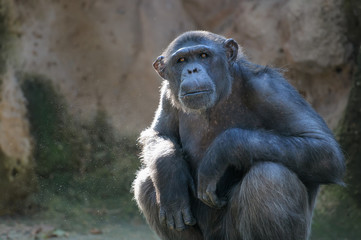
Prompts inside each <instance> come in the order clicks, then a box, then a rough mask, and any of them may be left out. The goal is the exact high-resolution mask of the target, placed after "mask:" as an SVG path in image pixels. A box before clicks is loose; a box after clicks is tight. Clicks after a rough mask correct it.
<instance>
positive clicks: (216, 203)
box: [207, 191, 225, 208]
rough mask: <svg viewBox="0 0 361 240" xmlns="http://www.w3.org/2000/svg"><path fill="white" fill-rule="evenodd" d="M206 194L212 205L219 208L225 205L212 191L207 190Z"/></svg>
mask: <svg viewBox="0 0 361 240" xmlns="http://www.w3.org/2000/svg"><path fill="white" fill-rule="evenodd" d="M207 195H208V197H209V199H210V201H211V203H212V205H213V207H217V208H221V207H223V206H224V205H225V201H221V200H220V199H219V198H218V197H217V195H216V193H215V192H214V191H207Z"/></svg>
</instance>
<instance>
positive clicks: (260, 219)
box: [133, 31, 345, 240]
mask: <svg viewBox="0 0 361 240" xmlns="http://www.w3.org/2000/svg"><path fill="white" fill-rule="evenodd" d="M153 66H154V68H155V70H156V71H157V72H158V73H159V75H160V76H161V77H162V78H163V79H164V80H163V84H162V88H161V96H160V103H159V106H158V109H157V111H156V114H155V117H154V120H153V123H152V125H151V126H150V127H149V128H148V129H146V130H144V131H143V132H142V133H141V136H140V138H139V142H140V144H141V146H142V163H143V167H142V169H141V170H140V171H139V172H138V174H137V177H136V180H135V181H134V183H133V189H134V194H135V199H136V201H137V203H138V206H139V208H140V209H141V211H142V212H143V214H144V215H145V217H146V219H147V221H148V223H149V225H150V226H151V227H152V228H153V229H154V230H155V231H156V233H157V234H158V235H159V236H160V237H161V239H172V240H173V239H187V240H192V239H207V240H210V239H213V240H222V239H229V240H235V239H242V240H302V239H307V238H308V236H309V232H310V224H311V218H312V211H313V208H314V203H315V198H316V195H317V192H318V188H319V185H320V184H328V183H336V184H342V177H343V174H344V171H345V164H344V157H343V154H342V152H341V150H340V148H339V146H338V144H337V142H336V141H335V139H334V137H333V135H332V133H331V131H330V130H329V128H328V127H327V126H326V124H325V122H324V121H323V120H322V118H321V117H320V116H319V115H318V114H317V113H316V112H315V111H314V110H313V109H312V108H311V106H310V105H309V104H308V103H307V102H306V101H305V100H304V99H303V98H302V97H301V96H300V95H299V93H298V92H297V91H296V90H295V89H294V88H293V87H292V86H291V85H290V84H289V83H288V82H287V81H286V80H285V79H284V78H283V76H282V74H281V73H280V72H279V71H278V70H276V69H273V68H270V67H265V66H261V65H257V64H254V63H251V62H250V61H248V60H247V59H246V57H245V56H244V54H243V53H242V51H241V49H240V47H239V45H238V44H237V42H236V41H234V40H233V39H226V38H224V37H223V36H220V35H217V34H214V33H210V32H206V31H191V32H186V33H184V34H182V35H180V36H179V37H177V38H176V39H175V40H174V41H173V42H172V43H170V45H169V46H168V47H167V48H166V49H165V51H164V52H163V54H162V56H160V57H158V58H157V60H156V61H155V62H154V64H153Z"/></svg>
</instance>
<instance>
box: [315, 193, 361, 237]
mask: <svg viewBox="0 0 361 240" xmlns="http://www.w3.org/2000/svg"><path fill="white" fill-rule="evenodd" d="M360 222H361V212H360V211H357V202H356V201H354V200H353V199H352V198H351V197H350V196H349V195H348V194H346V193H345V188H343V187H340V186H325V187H324V188H322V189H321V192H320V194H319V198H318V202H317V206H316V211H315V214H314V220H313V224H312V237H311V239H313V240H343V239H359V238H360V236H361V229H360Z"/></svg>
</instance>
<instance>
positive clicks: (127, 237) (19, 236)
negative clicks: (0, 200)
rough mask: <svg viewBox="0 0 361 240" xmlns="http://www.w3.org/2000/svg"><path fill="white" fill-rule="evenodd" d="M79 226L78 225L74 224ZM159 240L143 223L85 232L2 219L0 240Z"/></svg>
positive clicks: (110, 226)
mask: <svg viewBox="0 0 361 240" xmlns="http://www.w3.org/2000/svg"><path fill="white" fill-rule="evenodd" d="M74 224H77V223H74ZM43 239H55V240H57V239H59V240H61V239H67V240H69V239H70V240H110V239H112V240H113V239H119V240H138V239H139V240H145V239H147V240H158V238H157V237H156V235H155V234H154V233H153V232H152V231H151V230H150V229H149V227H148V226H147V225H146V224H144V223H143V222H142V223H121V224H107V225H104V226H102V227H100V228H92V229H83V231H80V232H79V231H72V230H70V231H66V230H62V229H59V228H57V227H56V226H53V225H49V224H47V223H46V222H36V223H35V222H31V220H30V219H26V220H20V219H9V218H0V240H43Z"/></svg>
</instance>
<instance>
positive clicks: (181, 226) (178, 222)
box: [174, 211, 186, 231]
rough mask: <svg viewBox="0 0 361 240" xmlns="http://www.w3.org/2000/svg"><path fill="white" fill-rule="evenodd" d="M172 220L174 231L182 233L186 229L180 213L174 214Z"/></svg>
mask: <svg viewBox="0 0 361 240" xmlns="http://www.w3.org/2000/svg"><path fill="white" fill-rule="evenodd" d="M174 220H175V229H176V230H177V231H182V230H184V229H185V228H186V226H185V225H184V222H183V217H182V212H181V211H178V212H176V214H175V216H174Z"/></svg>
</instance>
